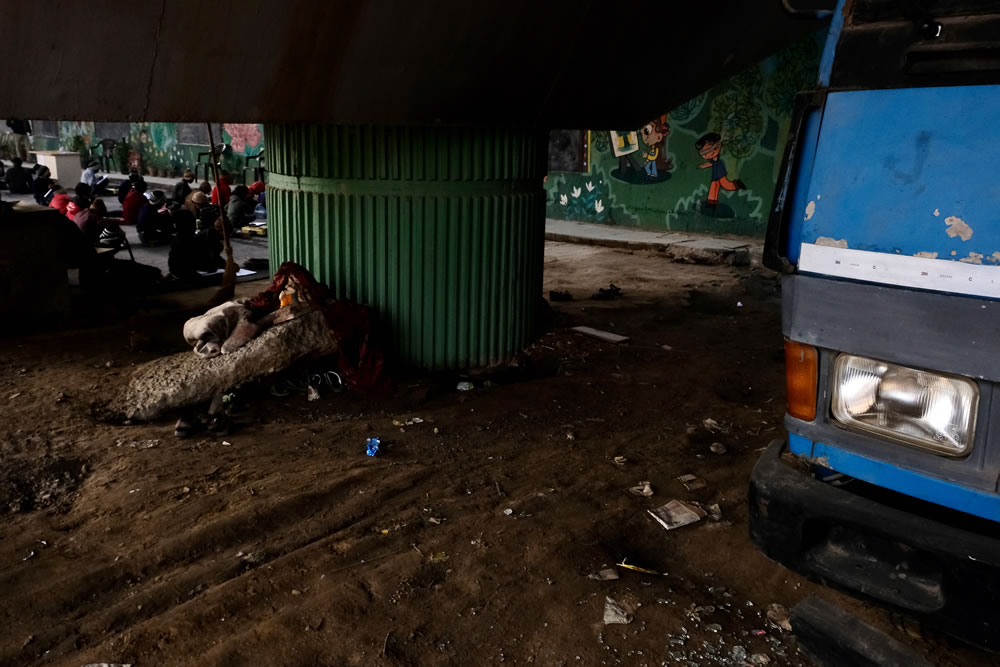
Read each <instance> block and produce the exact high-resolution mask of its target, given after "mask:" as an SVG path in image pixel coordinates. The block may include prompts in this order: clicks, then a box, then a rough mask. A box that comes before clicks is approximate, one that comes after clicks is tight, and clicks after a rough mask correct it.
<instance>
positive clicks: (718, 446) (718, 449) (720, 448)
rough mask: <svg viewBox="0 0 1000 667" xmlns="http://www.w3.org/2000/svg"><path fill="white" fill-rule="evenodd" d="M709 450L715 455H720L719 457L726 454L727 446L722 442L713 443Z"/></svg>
mask: <svg viewBox="0 0 1000 667" xmlns="http://www.w3.org/2000/svg"><path fill="white" fill-rule="evenodd" d="M708 449H709V451H711V452H712V453H713V454H718V455H719V456H722V455H723V454H725V453H726V446H725V445H724V444H722V443H721V442H713V443H712V444H711V445H709V446H708Z"/></svg>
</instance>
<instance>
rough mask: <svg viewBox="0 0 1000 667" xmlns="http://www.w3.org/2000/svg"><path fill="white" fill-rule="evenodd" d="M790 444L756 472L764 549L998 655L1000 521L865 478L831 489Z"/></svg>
mask: <svg viewBox="0 0 1000 667" xmlns="http://www.w3.org/2000/svg"><path fill="white" fill-rule="evenodd" d="M784 449H785V443H784V442H783V441H781V440H776V441H774V442H772V443H771V445H770V446H769V447H768V448H767V450H766V451H765V453H764V455H763V456H761V458H760V460H759V461H758V462H757V465H756V466H755V467H754V470H753V473H752V475H751V477H750V496H749V498H750V536H751V539H752V540H753V542H754V543H755V544H756V545H757V547H758V548H759V549H760V550H761V551H762V552H763V553H764V554H765V555H767V556H768V557H769V558H771V559H773V560H775V561H777V562H779V563H781V564H782V565H785V566H786V567H788V568H790V569H792V570H795V571H797V572H800V573H802V574H804V575H806V576H809V577H810V578H813V579H817V580H819V581H820V582H822V583H823V584H825V585H828V586H831V587H834V588H838V589H840V590H843V591H845V592H848V593H851V594H853V595H856V596H858V597H861V598H864V599H868V600H871V601H874V602H876V603H878V604H881V605H883V606H887V607H890V608H893V609H896V610H898V611H900V612H902V613H905V614H907V615H910V616H913V617H915V618H918V619H919V620H921V621H923V622H925V623H926V624H927V625H929V626H931V627H935V628H938V629H939V630H941V631H943V632H946V633H948V634H950V635H953V636H955V637H958V638H959V639H962V640H964V641H966V642H968V643H970V644H974V645H976V646H979V647H981V648H985V649H987V650H990V651H1000V632H998V630H1000V525H998V524H996V523H993V522H989V521H986V520H984V519H978V518H975V517H969V516H968V515H960V514H959V513H957V512H954V513H953V515H954V516H953V515H949V514H947V512H949V510H945V511H944V512H943V513H942V511H941V508H940V507H939V506H935V505H930V504H929V503H923V501H915V500H912V499H909V498H907V497H905V496H901V495H900V494H894V493H892V492H880V490H878V489H875V488H874V487H868V486H867V485H865V484H864V482H856V483H853V482H852V483H851V484H849V485H848V486H846V487H837V486H832V485H830V484H828V483H825V482H821V481H818V480H816V479H814V478H813V477H812V476H811V475H809V474H808V473H807V472H805V471H804V470H802V469H801V468H797V467H795V466H794V465H792V464H790V463H788V462H786V461H785V460H784V459H783V458H782V453H783V451H784ZM855 484H857V487H856V488H855V489H854V490H852V488H851V487H852V486H854V485H855Z"/></svg>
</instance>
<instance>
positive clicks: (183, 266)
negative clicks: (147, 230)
mask: <svg viewBox="0 0 1000 667" xmlns="http://www.w3.org/2000/svg"><path fill="white" fill-rule="evenodd" d="M173 221H174V229H175V230H176V232H177V233H176V234H175V235H174V240H173V241H171V242H170V256H169V257H168V258H167V267H168V268H169V269H170V273H171V275H173V276H174V278H177V279H178V280H182V281H184V282H193V281H195V280H197V279H198V267H199V266H200V265H201V264H202V262H200V261H199V257H198V255H199V252H198V251H199V248H200V243H199V242H198V240H197V238H196V237H195V222H194V216H193V215H192V214H191V212H190V211H189V210H187V209H185V208H181V209H179V210H177V211H175V212H174V214H173Z"/></svg>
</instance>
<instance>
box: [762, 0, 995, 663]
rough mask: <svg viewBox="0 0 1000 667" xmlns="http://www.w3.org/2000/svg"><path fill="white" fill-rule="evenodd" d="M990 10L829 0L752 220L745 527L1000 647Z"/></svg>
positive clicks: (878, 597)
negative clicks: (769, 327) (761, 334)
mask: <svg viewBox="0 0 1000 667" xmlns="http://www.w3.org/2000/svg"><path fill="white" fill-rule="evenodd" d="M998 155H1000V2H996V0H992V1H975V0H973V1H966V0H954V1H951V2H941V1H937V0H926V1H923V2H906V1H902V0H897V1H893V0H854V1H853V2H848V3H847V7H846V9H845V7H844V3H843V2H841V3H840V6H838V8H837V10H836V12H835V14H834V16H833V18H832V23H831V30H830V37H829V38H828V40H827V44H826V48H825V51H824V54H823V58H822V62H821V66H820V76H819V82H818V86H817V88H816V90H814V91H810V92H806V93H803V94H802V95H800V96H799V99H798V102H797V106H796V112H795V115H794V118H793V124H792V130H791V135H790V138H789V142H788V147H787V149H786V152H785V156H784V164H783V168H782V172H781V177H780V179H779V185H778V190H777V192H776V195H775V200H774V201H775V203H774V206H773V209H772V211H771V217H770V220H769V224H768V230H767V239H766V247H765V263H766V264H767V265H768V266H770V267H771V268H774V269H777V270H780V271H782V272H784V273H785V274H787V275H786V276H785V278H784V279H783V281H782V329H783V334H784V337H785V353H786V354H785V360H786V378H787V389H788V411H787V414H786V418H785V426H786V429H787V431H788V437H787V439H784V440H780V441H776V442H774V443H772V445H771V446H770V447H769V448H768V449H767V450H766V452H765V453H764V454H763V456H762V457H761V459H760V460H759V461H758V462H757V464H756V466H755V468H754V471H753V473H752V476H751V482H750V493H749V502H750V519H751V520H750V523H751V538H752V539H753V541H754V543H755V544H756V545H757V547H758V548H759V549H760V550H761V551H763V552H764V553H765V554H766V555H767V556H769V557H770V558H772V559H774V560H776V561H778V562H780V563H782V564H784V565H785V566H787V567H789V568H791V569H794V570H796V571H799V572H802V573H804V574H806V575H808V576H810V577H812V578H815V579H818V580H820V581H822V582H823V583H825V584H827V585H830V586H833V587H835V588H839V589H841V590H844V591H847V592H849V593H852V594H855V595H857V596H859V597H862V598H864V599H868V600H870V601H874V602H876V603H879V604H881V605H884V606H887V607H890V608H893V609H895V610H898V611H901V612H903V613H905V614H907V615H910V616H912V617H915V618H918V619H919V620H921V621H922V622H924V623H925V624H927V625H929V626H933V627H936V628H938V629H940V630H942V631H944V632H946V633H948V634H950V635H953V636H955V637H959V638H961V639H963V640H965V641H967V642H969V643H971V644H974V645H977V646H980V647H982V648H985V649H988V650H992V651H998V650H1000V523H998V521H1000V493H998V481H1000V399H998V400H997V402H996V403H994V402H993V392H994V391H997V390H998V386H1000V385H998V383H1000V169H998V168H997V167H996V166H995V165H994V163H993V162H992V160H994V159H996V158H997V157H998Z"/></svg>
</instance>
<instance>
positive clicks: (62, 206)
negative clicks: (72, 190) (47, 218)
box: [49, 184, 72, 215]
mask: <svg viewBox="0 0 1000 667" xmlns="http://www.w3.org/2000/svg"><path fill="white" fill-rule="evenodd" d="M53 187H54V188H55V192H56V193H55V194H54V195H52V201H50V202H49V206H50V207H52V208H54V209H56V210H57V211H59V212H60V213H62V214H63V215H66V209H67V208H68V207H69V203H70V201H72V199H71V198H70V196H69V193H68V192H66V190H64V189H63V188H62V187H61V186H59V185H58V184H53Z"/></svg>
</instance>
